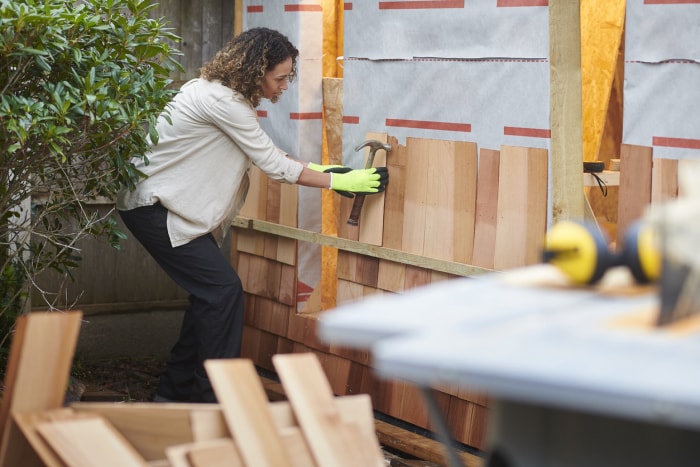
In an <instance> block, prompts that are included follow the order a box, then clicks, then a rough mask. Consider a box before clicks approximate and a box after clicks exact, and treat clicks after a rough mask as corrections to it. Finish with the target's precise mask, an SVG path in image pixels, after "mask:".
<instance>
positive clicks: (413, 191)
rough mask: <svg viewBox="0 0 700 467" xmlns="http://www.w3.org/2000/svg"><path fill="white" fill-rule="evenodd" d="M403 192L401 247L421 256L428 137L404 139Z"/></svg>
mask: <svg viewBox="0 0 700 467" xmlns="http://www.w3.org/2000/svg"><path fill="white" fill-rule="evenodd" d="M406 146H407V148H408V161H407V163H406V172H405V178H406V192H405V193H404V210H403V229H402V232H403V236H402V241H401V250H403V251H406V252H408V253H413V254H417V255H423V249H424V247H425V223H426V216H427V196H428V171H429V170H428V169H429V166H428V164H429V163H430V159H429V157H428V153H429V151H430V140H427V139H420V138H406Z"/></svg>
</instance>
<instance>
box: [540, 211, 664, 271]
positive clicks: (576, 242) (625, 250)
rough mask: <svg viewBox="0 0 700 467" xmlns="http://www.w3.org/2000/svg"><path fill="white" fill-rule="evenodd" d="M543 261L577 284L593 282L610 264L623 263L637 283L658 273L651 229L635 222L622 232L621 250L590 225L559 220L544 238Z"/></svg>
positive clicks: (658, 263) (657, 248) (655, 246)
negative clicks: (615, 250)
mask: <svg viewBox="0 0 700 467" xmlns="http://www.w3.org/2000/svg"><path fill="white" fill-rule="evenodd" d="M542 259H543V261H544V262H547V263H550V264H553V265H555V266H556V267H558V268H559V269H560V270H561V271H563V272H564V273H565V274H566V275H567V276H568V277H569V278H570V279H571V280H572V281H573V282H575V283H577V284H587V285H590V284H594V283H596V282H598V281H599V280H600V279H601V278H602V277H603V275H604V274H605V273H606V272H607V271H608V270H609V269H610V268H612V267H615V266H626V267H628V268H629V270H630V271H631V273H632V275H633V276H634V278H635V280H636V281H637V282H638V283H640V284H645V283H650V282H655V281H656V280H658V279H659V277H660V275H661V254H660V249H659V247H658V242H657V239H656V232H655V230H654V229H653V228H652V227H651V226H650V225H648V224H645V223H643V222H640V221H638V222H636V223H634V224H633V225H632V226H630V227H629V228H628V229H627V231H626V232H625V237H624V244H623V247H622V250H621V251H618V252H613V251H611V250H610V248H609V247H608V241H607V238H606V237H605V235H604V234H603V233H602V232H601V231H600V230H599V229H598V228H597V227H596V226H594V225H591V224H588V223H585V222H577V221H561V222H558V223H557V224H555V225H554V226H552V228H551V229H549V232H548V233H547V235H546V238H545V246H544V250H543V253H542Z"/></svg>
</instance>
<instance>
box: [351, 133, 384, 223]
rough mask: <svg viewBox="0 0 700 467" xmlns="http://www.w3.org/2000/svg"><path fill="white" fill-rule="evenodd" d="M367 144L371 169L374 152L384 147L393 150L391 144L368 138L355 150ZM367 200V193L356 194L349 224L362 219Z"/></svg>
mask: <svg viewBox="0 0 700 467" xmlns="http://www.w3.org/2000/svg"><path fill="white" fill-rule="evenodd" d="M365 146H369V156H368V157H367V162H366V163H365V169H369V168H371V167H372V164H374V153H376V152H377V149H383V150H384V151H386V152H387V153H388V152H389V151H391V145H390V144H386V143H382V142H381V141H376V140H367V141H363V142H362V143H360V144H358V145H357V146H356V147H355V151H359V150H360V149H362V148H364V147H365ZM364 202H365V195H355V201H354V202H353V203H352V210H351V211H350V217H348V224H350V225H357V224H358V222H359V220H360V213H361V212H362V205H363V204H364Z"/></svg>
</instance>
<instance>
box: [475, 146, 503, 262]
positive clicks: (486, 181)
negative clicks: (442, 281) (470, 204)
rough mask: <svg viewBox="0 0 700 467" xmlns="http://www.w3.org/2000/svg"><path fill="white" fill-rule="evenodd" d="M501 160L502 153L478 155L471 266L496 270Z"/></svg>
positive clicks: (483, 151) (494, 151) (482, 153)
mask: <svg viewBox="0 0 700 467" xmlns="http://www.w3.org/2000/svg"><path fill="white" fill-rule="evenodd" d="M499 160H500V152H498V151H496V150H494V149H481V151H480V153H479V175H478V177H477V182H476V215H475V216H476V222H475V225H474V251H473V253H472V261H471V264H473V265H474V266H480V267H482V268H489V269H493V258H494V255H495V253H496V222H497V215H498V164H499Z"/></svg>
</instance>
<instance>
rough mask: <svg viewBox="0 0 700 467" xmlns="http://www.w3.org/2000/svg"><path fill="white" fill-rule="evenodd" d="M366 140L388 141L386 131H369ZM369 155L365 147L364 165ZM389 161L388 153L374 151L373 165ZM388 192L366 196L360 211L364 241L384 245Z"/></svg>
mask: <svg viewBox="0 0 700 467" xmlns="http://www.w3.org/2000/svg"><path fill="white" fill-rule="evenodd" d="M365 139H366V140H376V141H380V142H382V143H386V142H388V137H387V134H386V133H374V132H369V133H366V134H365ZM368 157H369V148H368V147H367V148H365V157H364V161H365V162H364V163H363V167H364V166H365V165H366V164H367V158H368ZM386 161H387V153H386V151H384V150H383V149H380V150H378V151H376V152H375V153H374V163H373V167H385V166H386ZM385 198H386V193H377V194H374V195H370V196H366V197H365V202H364V204H363V205H362V211H361V212H360V237H359V240H360V241H361V242H362V243H368V244H370V245H379V246H381V245H382V237H383V235H384V200H385Z"/></svg>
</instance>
